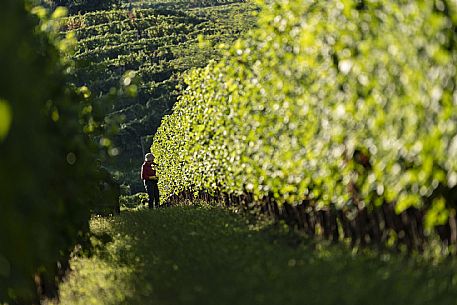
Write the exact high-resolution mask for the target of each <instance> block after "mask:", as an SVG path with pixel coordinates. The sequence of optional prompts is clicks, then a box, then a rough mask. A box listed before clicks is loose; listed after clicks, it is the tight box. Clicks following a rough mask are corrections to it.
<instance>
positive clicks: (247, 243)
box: [61, 207, 457, 305]
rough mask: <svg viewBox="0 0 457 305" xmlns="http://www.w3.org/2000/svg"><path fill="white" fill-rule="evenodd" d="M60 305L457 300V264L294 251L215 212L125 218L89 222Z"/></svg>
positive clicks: (346, 304)
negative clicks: (84, 246) (87, 247)
mask: <svg viewBox="0 0 457 305" xmlns="http://www.w3.org/2000/svg"><path fill="white" fill-rule="evenodd" d="M91 230H92V232H93V234H94V237H93V240H92V244H93V245H94V247H95V250H94V252H93V253H92V254H91V255H89V254H83V253H80V255H78V256H77V257H75V258H73V259H72V262H71V266H72V270H73V271H72V272H71V274H70V275H69V276H68V278H67V279H66V281H65V282H64V283H63V284H62V285H61V304H62V305H67V304H68V305H69V304H71V305H76V304H84V305H90V304H116V305H117V304H128V305H147V304H158V305H171V304H186V305H188V304H189V305H190V304H198V305H204V304H214V305H223V304H227V305H228V304H230V305H236V304H271V305H275V304H278V305H279V304H285V305H292V304H307V305H313V304H316V305H317V304H319V305H327V304H337V305H357V304H363V305H376V304H386V305H394V304H401V305H406V304H408V305H409V304H424V305H425V304H427V305H441V304H443V305H444V304H457V272H456V271H457V267H456V265H455V264H453V263H449V262H448V263H445V264H441V265H438V266H431V265H426V264H423V265H422V264H420V263H418V262H417V261H413V260H411V259H408V260H407V259H402V258H399V257H395V256H394V257H392V256H382V257H376V256H370V255H360V254H359V255H352V254H351V253H350V252H349V251H347V250H343V249H341V247H328V246H323V247H320V249H319V250H316V249H314V250H312V249H311V246H310V245H309V244H306V243H304V244H300V245H296V244H295V245H294V246H291V245H290V244H288V240H289V238H288V237H287V236H284V235H285V234H286V233H280V230H277V229H268V228H267V229H263V230H253V229H250V226H249V225H248V224H247V223H246V221H245V220H244V219H243V218H242V217H240V216H238V215H234V214H232V213H230V212H227V211H224V210H219V209H214V208H211V209H210V208H184V207H177V208H170V209H161V210H154V211H149V210H140V211H131V212H125V213H123V214H121V215H120V216H117V217H114V218H109V219H106V218H96V219H94V220H93V221H92V223H91Z"/></svg>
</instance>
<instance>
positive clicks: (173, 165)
mask: <svg viewBox="0 0 457 305" xmlns="http://www.w3.org/2000/svg"><path fill="white" fill-rule="evenodd" d="M260 5H261V6H262V11H261V13H260V15H259V23H258V28H257V29H255V30H253V31H252V32H251V33H250V34H249V35H248V36H247V37H245V38H244V39H241V40H239V41H238V42H236V43H235V44H234V45H233V46H232V47H231V48H230V51H229V52H228V54H227V56H226V58H225V59H224V60H222V61H221V62H219V63H213V64H211V65H209V66H208V67H207V68H205V69H201V70H194V71H192V72H190V73H188V74H187V78H186V83H187V85H188V87H187V89H186V90H185V91H184V92H183V94H182V96H181V98H180V100H179V102H178V103H177V104H176V106H175V108H174V112H173V114H172V115H170V116H167V117H165V118H164V120H163V121H162V126H161V127H160V129H159V131H158V133H157V134H156V136H155V138H154V144H153V147H152V151H153V152H154V153H155V154H156V157H157V162H158V163H159V164H160V169H159V173H160V176H161V179H160V187H161V190H162V194H163V195H164V198H167V197H168V196H171V195H173V194H178V193H179V192H181V191H184V190H187V191H189V190H190V191H194V192H198V191H201V190H207V191H210V192H213V193H217V192H226V193H232V194H242V193H252V194H253V195H254V198H257V199H260V198H264V197H273V198H274V199H275V200H276V201H277V202H279V203H280V204H284V203H289V204H298V203H301V202H302V201H303V200H311V201H312V202H313V204H314V205H316V206H317V207H325V206H328V205H329V204H331V203H332V204H335V206H336V207H337V208H339V209H343V208H345V207H347V206H348V205H354V204H356V205H358V206H368V207H374V206H377V205H380V204H381V203H382V202H391V203H395V208H396V211H397V212H401V211H404V210H406V209H407V208H409V207H418V208H423V207H426V208H427V209H428V212H427V216H426V224H427V225H428V226H432V225H433V224H438V223H445V222H446V221H447V219H448V216H449V213H453V214H454V215H455V202H456V201H455V200H456V199H457V197H456V195H455V193H456V192H455V190H456V185H457V158H456V157H457V124H456V123H457V106H456V105H457V91H456V75H457V72H456V64H457V53H456V51H457V48H456V39H457V36H456V33H457V31H456V25H457V7H456V4H455V2H453V1H377V0H357V1H356V0H344V1H336V0H331V1H304V0H292V1H290V0H288V1H286V0H275V1H266V3H260ZM446 207H447V208H446Z"/></svg>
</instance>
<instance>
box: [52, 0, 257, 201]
mask: <svg viewBox="0 0 457 305" xmlns="http://www.w3.org/2000/svg"><path fill="white" fill-rule="evenodd" d="M254 11H255V6H254V5H252V4H249V3H242V1H241V3H240V1H226V0H205V1H187V0H185V1H183V0H181V1H155V0H145V1H135V2H129V1H123V3H122V5H121V6H118V7H117V8H115V9H114V8H113V9H107V10H100V11H95V12H88V13H85V14H75V15H72V16H69V17H68V18H63V19H62V20H61V23H60V25H61V30H62V35H63V34H65V35H68V34H71V35H74V36H75V38H76V39H77V40H78V43H77V45H76V48H75V53H74V56H73V58H74V60H75V62H76V64H75V67H74V73H75V77H74V82H75V83H76V84H77V85H79V86H82V85H87V86H88V87H90V88H91V90H92V91H93V94H94V95H97V96H98V95H99V94H106V93H108V92H109V91H110V90H111V88H112V87H117V86H118V85H119V82H120V81H121V78H122V75H123V74H124V73H125V72H126V71H128V70H133V71H135V72H136V75H137V77H138V78H139V79H141V82H140V83H139V84H138V87H137V93H138V94H137V95H136V97H125V98H120V99H118V100H117V101H116V104H115V105H114V107H113V108H112V109H110V111H109V112H110V113H111V114H110V115H120V116H123V117H124V118H125V120H124V123H123V124H122V126H121V130H120V133H119V135H118V136H117V137H116V138H115V139H114V140H115V141H114V142H115V144H116V146H117V147H119V149H120V155H119V157H118V160H116V162H115V163H114V164H112V165H111V166H110V167H111V169H114V170H116V171H119V173H118V176H119V178H120V180H121V181H122V182H124V183H126V184H129V185H132V184H133V185H132V191H134V192H136V191H138V190H141V189H142V186H141V181H140V179H139V178H138V171H139V166H140V164H141V160H142V159H143V156H144V153H145V150H147V148H146V149H145V147H148V146H149V145H150V143H151V137H148V135H152V134H154V133H155V131H156V129H157V127H158V126H159V125H160V121H161V119H162V117H163V116H164V115H165V114H166V113H170V112H171V108H172V106H173V104H174V103H175V101H176V97H177V94H178V93H177V90H176V85H177V84H178V82H179V80H180V74H181V73H182V72H184V71H186V70H188V69H190V68H192V67H204V66H205V65H206V64H207V63H208V61H209V60H210V59H211V58H219V57H220V52H219V49H218V48H217V47H216V46H217V45H218V44H219V43H226V44H230V43H231V41H232V40H234V39H235V38H237V37H238V36H239V34H240V32H242V31H244V30H245V29H247V28H250V27H251V26H252V24H253V20H254V18H253V16H252V13H253V12H254ZM199 38H203V39H204V40H205V41H206V42H207V43H206V44H202V43H200V42H201V39H200V40H199Z"/></svg>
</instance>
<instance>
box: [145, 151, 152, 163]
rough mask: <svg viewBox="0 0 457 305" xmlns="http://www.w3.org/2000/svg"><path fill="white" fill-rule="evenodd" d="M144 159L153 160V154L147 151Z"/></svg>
mask: <svg viewBox="0 0 457 305" xmlns="http://www.w3.org/2000/svg"><path fill="white" fill-rule="evenodd" d="M144 161H146V162H153V161H154V155H153V154H151V153H147V154H146V155H145V156H144Z"/></svg>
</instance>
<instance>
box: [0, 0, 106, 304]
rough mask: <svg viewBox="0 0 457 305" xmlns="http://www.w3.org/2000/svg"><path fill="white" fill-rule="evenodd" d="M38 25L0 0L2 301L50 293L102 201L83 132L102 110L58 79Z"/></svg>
mask: <svg viewBox="0 0 457 305" xmlns="http://www.w3.org/2000/svg"><path fill="white" fill-rule="evenodd" d="M37 12H43V11H42V10H40V9H38V10H37ZM40 14H41V13H40ZM44 28H46V26H44V23H43V24H42V25H40V23H39V21H38V18H36V16H32V15H31V14H30V13H29V12H28V11H27V10H26V9H25V5H24V2H23V1H17V0H5V1H3V2H2V9H1V10H0V46H1V47H0V67H1V74H0V160H1V161H0V211H1V212H0V232H1V234H0V303H2V304H3V302H8V303H10V304H32V303H35V304H37V303H38V300H37V298H38V295H37V292H40V293H42V294H47V295H52V294H53V293H55V282H56V277H57V276H58V275H62V274H63V272H65V270H66V267H65V266H67V260H68V256H69V253H70V251H71V250H72V248H73V247H74V245H75V244H76V243H77V242H78V240H81V238H82V237H83V234H84V233H85V232H87V231H88V221H89V217H90V211H91V209H92V207H93V206H94V205H95V204H98V203H101V202H99V199H100V198H99V195H100V190H99V188H98V185H99V184H100V183H101V182H103V180H102V179H103V177H102V176H101V172H100V170H98V169H97V167H96V162H95V161H96V160H95V159H96V157H97V156H99V154H98V152H99V148H98V147H97V146H96V145H95V144H93V142H92V141H91V139H90V135H91V134H92V135H95V133H96V131H97V130H100V129H101V128H102V126H101V125H100V120H101V119H103V113H99V112H98V110H97V109H98V108H100V107H98V106H97V105H96V104H95V103H92V102H90V99H87V98H88V96H89V91H88V90H87V88H82V89H78V90H76V89H75V88H72V87H70V86H69V85H67V84H66V81H67V77H66V75H65V74H64V69H65V66H64V65H63V64H62V62H63V61H62V59H61V56H60V53H59V51H58V50H57V48H56V46H63V45H61V44H60V43H59V44H57V43H54V42H53V41H51V40H50V39H49V35H48V33H44V32H42V31H41V29H44ZM61 42H62V43H63V42H64V41H61ZM78 92H79V93H78ZM101 108H103V107H101ZM105 194H107V193H105ZM102 200H103V199H102ZM96 201H97V202H96Z"/></svg>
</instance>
